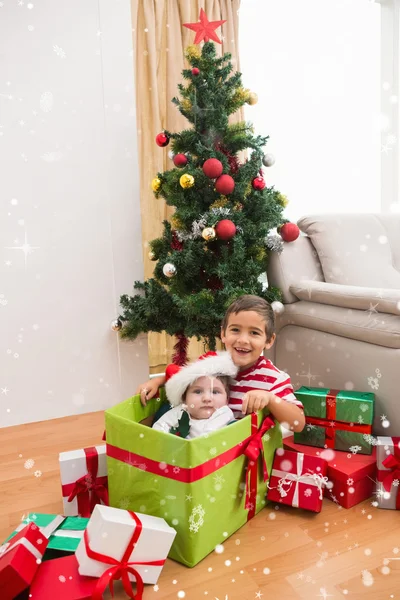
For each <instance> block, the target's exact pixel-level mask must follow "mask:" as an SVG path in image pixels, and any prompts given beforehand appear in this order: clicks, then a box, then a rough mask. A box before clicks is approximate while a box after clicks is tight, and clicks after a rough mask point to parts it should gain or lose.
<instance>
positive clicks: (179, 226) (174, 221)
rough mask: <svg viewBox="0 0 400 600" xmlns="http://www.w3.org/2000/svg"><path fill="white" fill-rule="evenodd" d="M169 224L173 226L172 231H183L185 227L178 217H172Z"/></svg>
mask: <svg viewBox="0 0 400 600" xmlns="http://www.w3.org/2000/svg"><path fill="white" fill-rule="evenodd" d="M171 224H172V226H173V228H174V229H178V230H182V229H185V225H184V224H183V223H182V221H181V219H180V218H179V217H178V215H172V217H171Z"/></svg>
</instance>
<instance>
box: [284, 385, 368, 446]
mask: <svg viewBox="0 0 400 600" xmlns="http://www.w3.org/2000/svg"><path fill="white" fill-rule="evenodd" d="M295 395H296V398H297V399H298V400H300V401H301V402H302V403H303V406H304V414H305V416H306V425H305V427H304V429H303V431H301V432H300V433H295V434H294V441H295V443H296V444H305V445H307V446H316V447H317V448H334V449H335V450H342V451H343V452H352V453H359V454H371V453H372V446H371V443H370V441H369V440H370V438H371V431H372V422H373V419H374V402H375V395H374V394H372V393H371V392H365V393H364V392H353V391H349V392H347V391H343V390H330V389H328V388H310V387H301V388H300V389H299V390H297V391H296V392H295Z"/></svg>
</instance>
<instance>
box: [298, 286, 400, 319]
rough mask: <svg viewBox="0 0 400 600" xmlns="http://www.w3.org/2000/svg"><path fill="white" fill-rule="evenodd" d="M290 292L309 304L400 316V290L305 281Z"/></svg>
mask: <svg viewBox="0 0 400 600" xmlns="http://www.w3.org/2000/svg"><path fill="white" fill-rule="evenodd" d="M290 291H291V292H292V293H293V294H294V295H295V296H296V297H297V298H298V299H299V300H307V301H308V302H319V303H320V304H331V305H332V306H341V307H342V308H354V309H357V310H367V311H368V310H371V311H372V312H378V313H386V314H392V315H400V290H395V289H393V290H388V289H385V290H382V289H378V288H367V287H361V286H356V285H340V284H338V283H326V282H324V281H312V280H307V279H304V280H301V281H300V282H298V283H296V284H292V285H291V286H290Z"/></svg>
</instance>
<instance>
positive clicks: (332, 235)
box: [297, 214, 400, 289]
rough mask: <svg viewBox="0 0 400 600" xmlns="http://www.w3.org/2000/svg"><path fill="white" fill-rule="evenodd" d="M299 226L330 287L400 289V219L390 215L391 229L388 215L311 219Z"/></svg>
mask: <svg viewBox="0 0 400 600" xmlns="http://www.w3.org/2000/svg"><path fill="white" fill-rule="evenodd" d="M297 224H298V226H299V227H300V229H301V231H302V232H303V233H305V234H306V235H308V236H309V237H310V239H311V242H312V244H313V246H314V247H315V249H316V251H317V253H318V257H319V259H320V261H321V265H322V270H323V273H324V278H325V281H327V282H328V283H341V284H345V285H356V286H369V287H371V286H372V287H381V288H387V289H392V288H394V289H400V270H399V269H400V268H399V265H398V264H397V265H396V260H397V259H396V257H397V251H398V248H397V246H398V243H399V242H398V240H399V238H400V215H391V219H390V226H389V225H388V218H387V217H386V216H385V215H373V214H361V215H352V214H347V215H342V216H340V215H339V216H338V215H318V216H315V215H312V216H307V217H303V218H302V219H300V220H299V221H298V223H297ZM396 231H397V234H396ZM392 246H393V248H392ZM396 266H397V268H396Z"/></svg>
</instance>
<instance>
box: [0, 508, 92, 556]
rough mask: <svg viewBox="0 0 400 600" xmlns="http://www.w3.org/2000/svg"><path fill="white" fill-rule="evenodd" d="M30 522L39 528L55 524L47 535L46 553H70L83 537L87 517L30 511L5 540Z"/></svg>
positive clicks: (87, 520)
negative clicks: (61, 515)
mask: <svg viewBox="0 0 400 600" xmlns="http://www.w3.org/2000/svg"><path fill="white" fill-rule="evenodd" d="M31 522H32V523H35V524H36V525H37V526H38V527H40V529H43V528H47V527H49V526H50V527H52V525H53V524H54V525H56V528H55V529H54V531H53V532H52V533H51V535H50V537H49V540H48V545H47V550H46V555H47V554H48V552H49V550H54V551H59V552H63V553H69V554H72V553H74V552H75V550H76V549H77V547H78V546H79V542H80V541H81V539H82V538H83V532H84V531H85V529H86V526H87V524H88V522H89V519H85V518H83V517H66V518H64V517H60V516H59V515H49V514H44V513H30V514H29V515H28V516H27V518H26V519H24V520H23V521H22V523H21V524H20V525H19V526H18V527H17V528H16V530H15V531H14V532H13V533H12V534H11V535H10V537H9V538H8V539H7V540H6V541H9V540H10V539H12V538H13V537H14V536H15V535H16V534H17V533H18V532H20V531H21V530H22V529H23V528H24V526H25V525H26V524H27V523H31ZM46 530H47V529H46ZM46 555H45V558H46Z"/></svg>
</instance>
